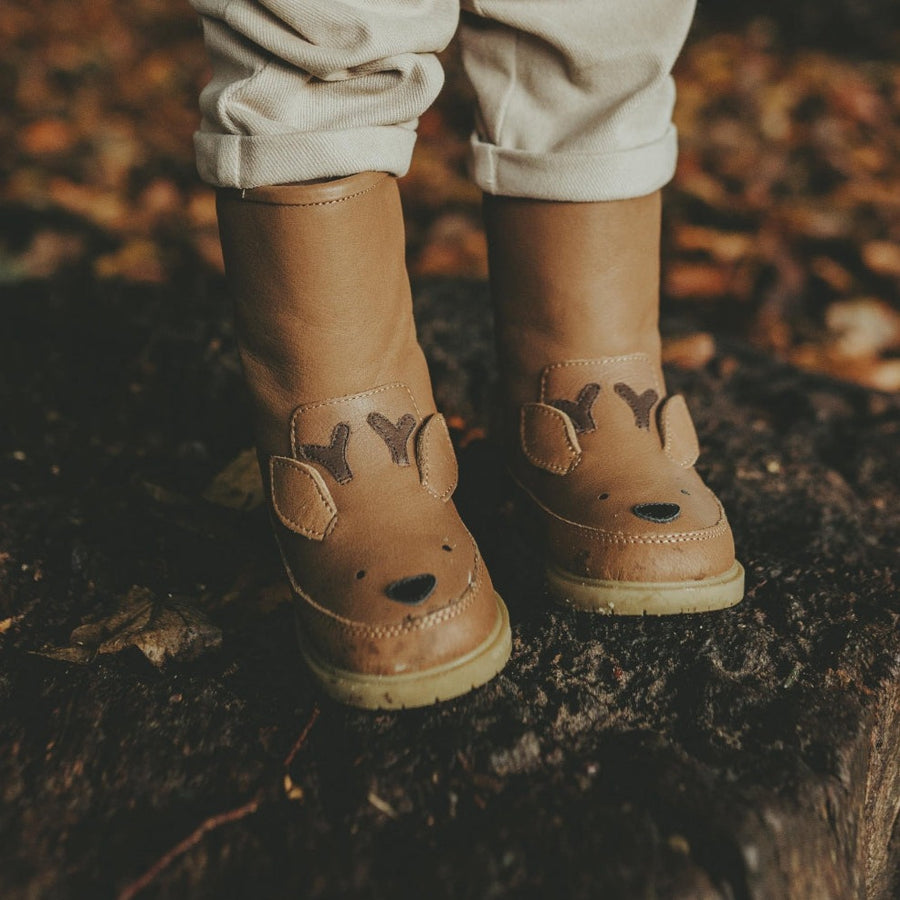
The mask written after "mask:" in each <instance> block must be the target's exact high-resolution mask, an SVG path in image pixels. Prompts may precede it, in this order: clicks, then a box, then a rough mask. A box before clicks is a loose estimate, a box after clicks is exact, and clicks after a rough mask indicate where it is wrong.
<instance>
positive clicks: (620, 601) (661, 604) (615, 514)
mask: <svg viewBox="0 0 900 900" xmlns="http://www.w3.org/2000/svg"><path fill="white" fill-rule="evenodd" d="M519 439H520V444H519V447H520V450H521V453H519V454H518V455H517V456H516V457H515V459H514V463H513V476H514V478H515V479H516V480H517V481H518V483H519V485H520V486H521V487H522V488H523V490H524V492H525V494H526V495H527V496H528V497H529V498H530V500H531V501H533V503H534V504H535V505H536V509H537V514H538V515H539V516H540V519H541V523H542V526H543V528H544V535H545V548H546V558H547V583H548V586H549V588H550V591H551V593H552V594H553V595H554V596H555V597H556V598H557V599H558V600H559V601H561V602H563V603H565V604H568V605H572V606H576V607H578V608H581V609H589V610H594V611H598V612H603V613H606V614H611V613H615V614H623V613H627V614H634V615H638V614H645V613H655V614H656V613H658V614H662V613H671V612H690V611H699V610H702V609H718V608H721V607H723V606H728V605H731V604H733V603H736V602H737V601H738V600H739V599H740V597H741V593H742V590H743V570H742V569H741V567H740V565H739V564H738V563H736V562H735V560H734V542H733V540H732V537H731V531H730V528H729V526H728V521H727V519H726V517H725V514H724V512H723V510H722V506H721V504H720V503H719V502H718V500H717V499H716V497H715V495H714V494H713V493H712V491H710V490H709V489H708V488H707V487H706V485H704V484H703V481H702V480H701V478H700V476H699V475H698V474H697V472H696V471H695V470H694V468H693V466H694V462H695V461H696V459H697V455H698V453H699V447H698V444H697V435H696V433H695V431H694V427H693V424H692V422H691V417H690V414H689V413H688V409H687V405H686V404H685V401H684V399H683V398H682V397H680V396H677V395H675V396H667V395H666V392H665V387H664V384H663V381H662V374H661V372H660V368H659V365H658V363H657V362H656V361H655V359H652V358H651V357H650V356H649V355H648V354H645V353H634V354H630V355H625V356H615V357H603V358H599V359H576V360H568V361H564V362H559V363H553V364H551V365H549V366H546V367H545V368H544V369H543V370H542V372H541V376H540V392H539V395H538V400H537V401H536V402H533V403H524V404H523V405H522V406H521V407H520V421H519Z"/></svg>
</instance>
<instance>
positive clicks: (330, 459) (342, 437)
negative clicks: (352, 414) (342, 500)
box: [297, 422, 353, 484]
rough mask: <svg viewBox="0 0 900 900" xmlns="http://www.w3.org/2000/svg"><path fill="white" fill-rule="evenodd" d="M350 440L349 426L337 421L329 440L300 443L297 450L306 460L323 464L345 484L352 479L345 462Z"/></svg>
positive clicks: (336, 478)
mask: <svg viewBox="0 0 900 900" xmlns="http://www.w3.org/2000/svg"><path fill="white" fill-rule="evenodd" d="M349 440H350V426H349V425H348V424H347V423H346V422H338V424H337V425H335V426H334V430H333V431H332V432H331V441H330V443H329V444H328V445H323V444H300V446H299V447H298V448H297V452H298V454H299V455H300V458H301V459H305V460H306V461H307V462H317V463H319V465H321V466H324V467H325V468H326V469H327V470H328V472H329V474H330V475H331V477H332V478H334V480H335V481H336V482H337V483H338V484H346V483H347V482H348V481H351V480H352V479H353V473H352V472H351V471H350V466H349V464H348V463H347V442H348V441H349Z"/></svg>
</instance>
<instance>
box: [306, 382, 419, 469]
mask: <svg viewBox="0 0 900 900" xmlns="http://www.w3.org/2000/svg"><path fill="white" fill-rule="evenodd" d="M397 388H400V389H401V390H402V391H403V393H404V394H406V396H407V397H408V398H409V402H410V405H411V406H412V408H413V410H414V411H415V414H416V416H417V417H418V415H419V407H418V406H417V405H416V401H415V400H414V399H413V395H412V393H411V392H410V390H409V388H408V387H407V386H406V385H405V384H403V383H402V382H399V381H392V382H390V383H389V384H383V385H381V386H380V387H377V388H372V389H371V390H368V391H362V392H361V393H359V394H347V395H346V396H344V397H333V398H332V399H331V400H320V401H318V402H316V403H305V404H304V405H302V406H298V407H297V408H296V409H295V410H294V412H293V413H292V414H291V449H292V450H293V452H294V456H298V455H299V453H300V449H299V445H298V443H297V426H298V421H299V419H300V418H301V417H302V415H303V414H304V413H306V412H309V411H311V410H314V409H325V408H326V407H329V406H340V405H341V404H344V403H347V402H348V401H351V400H362V399H365V398H367V397H374V396H375V395H376V394H383V393H385V392H386V391H393V390H396V389H397Z"/></svg>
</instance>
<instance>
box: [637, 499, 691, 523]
mask: <svg viewBox="0 0 900 900" xmlns="http://www.w3.org/2000/svg"><path fill="white" fill-rule="evenodd" d="M631 511H632V512H633V513H634V514H635V515H636V516H637V517H638V518H639V519H644V520H645V521H647V522H657V523H658V524H665V523H666V522H673V521H674V520H675V519H677V518H678V517H679V516H680V515H681V507H680V506H679V505H678V504H677V503H638V504H636V505H635V506H632V507H631Z"/></svg>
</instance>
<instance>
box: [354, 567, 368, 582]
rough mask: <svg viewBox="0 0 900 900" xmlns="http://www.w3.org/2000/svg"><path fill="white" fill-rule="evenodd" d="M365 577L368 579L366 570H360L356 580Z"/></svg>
mask: <svg viewBox="0 0 900 900" xmlns="http://www.w3.org/2000/svg"><path fill="white" fill-rule="evenodd" d="M365 577H366V570H365V569H360V570H359V571H358V572H357V573H356V578H357V580H358V579H360V578H365Z"/></svg>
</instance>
